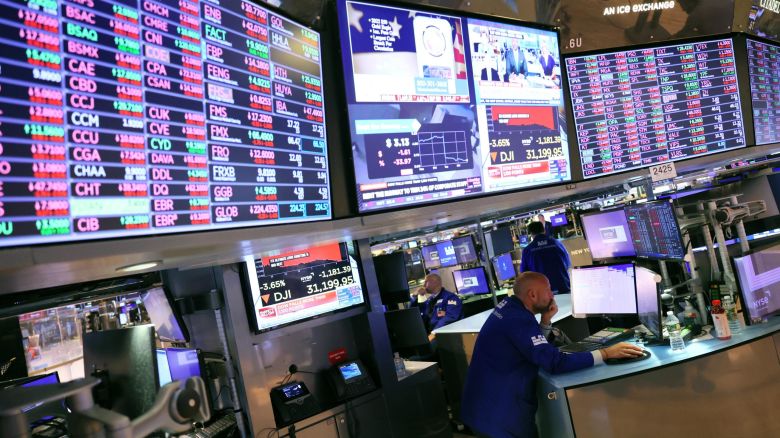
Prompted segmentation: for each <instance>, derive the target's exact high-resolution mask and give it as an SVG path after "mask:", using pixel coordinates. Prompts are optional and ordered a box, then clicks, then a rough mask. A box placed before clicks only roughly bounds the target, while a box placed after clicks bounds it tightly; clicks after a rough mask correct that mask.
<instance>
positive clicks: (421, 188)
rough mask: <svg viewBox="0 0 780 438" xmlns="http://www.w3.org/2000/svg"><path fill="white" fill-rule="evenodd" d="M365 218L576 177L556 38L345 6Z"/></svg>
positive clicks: (343, 32)
mask: <svg viewBox="0 0 780 438" xmlns="http://www.w3.org/2000/svg"><path fill="white" fill-rule="evenodd" d="M338 11H339V25H340V26H339V27H340V37H341V38H340V40H341V44H342V55H343V65H344V72H345V75H344V77H345V81H346V87H347V102H348V113H349V123H350V134H351V138H352V151H353V161H354V168H355V169H354V170H355V180H356V183H357V195H358V207H359V210H360V211H361V212H365V211H376V210H382V209H387V208H399V207H404V206H408V205H412V204H419V203H426V202H434V201H437V200H445V199H446V200H452V199H453V198H461V197H464V196H475V195H480V194H485V193H493V192H501V191H505V190H515V189H520V188H526V187H533V186H538V185H543V184H551V183H556V182H561V181H568V180H570V179H571V175H570V163H569V151H568V145H567V139H566V118H565V112H564V106H563V95H562V91H561V79H560V78H561V76H560V54H559V52H558V35H557V33H555V32H553V31H549V30H541V29H535V28H530V27H525V26H519V25H513V24H507V23H503V22H494V21H485V20H479V19H473V18H465V17H458V16H454V15H452V16H450V15H441V14H437V13H429V12H425V11H420V10H413V9H401V8H397V7H389V6H380V5H375V4H368V3H360V2H353V1H341V2H340V3H339V5H338Z"/></svg>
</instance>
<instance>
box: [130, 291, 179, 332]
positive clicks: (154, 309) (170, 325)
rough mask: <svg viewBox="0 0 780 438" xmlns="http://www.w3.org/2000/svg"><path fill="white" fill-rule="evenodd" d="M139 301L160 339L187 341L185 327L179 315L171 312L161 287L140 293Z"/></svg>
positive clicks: (169, 303) (168, 300)
mask: <svg viewBox="0 0 780 438" xmlns="http://www.w3.org/2000/svg"><path fill="white" fill-rule="evenodd" d="M141 300H142V301H143V302H144V307H145V308H146V312H147V313H148V314H149V319H151V320H152V324H154V328H155V330H157V336H159V337H160V339H162V340H165V341H177V342H186V341H187V340H188V339H189V334H188V333H187V329H186V326H185V325H184V323H183V321H182V319H181V317H180V316H179V314H177V313H176V312H174V311H173V308H172V307H171V301H170V299H169V296H168V294H166V293H165V290H164V289H163V288H162V287H155V288H152V289H149V290H148V291H146V292H143V293H141Z"/></svg>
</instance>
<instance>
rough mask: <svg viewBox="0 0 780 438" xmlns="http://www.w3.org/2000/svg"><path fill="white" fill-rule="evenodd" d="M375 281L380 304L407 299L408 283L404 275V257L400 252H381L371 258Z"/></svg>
mask: <svg viewBox="0 0 780 438" xmlns="http://www.w3.org/2000/svg"><path fill="white" fill-rule="evenodd" d="M373 260H374V271H375V272H376V281H377V285H378V286H379V296H380V298H381V299H382V304H385V305H388V304H396V303H404V302H407V301H409V283H408V279H407V277H406V258H405V257H404V253H402V252H394V253H392V254H383V255H380V256H376V257H374V258H373Z"/></svg>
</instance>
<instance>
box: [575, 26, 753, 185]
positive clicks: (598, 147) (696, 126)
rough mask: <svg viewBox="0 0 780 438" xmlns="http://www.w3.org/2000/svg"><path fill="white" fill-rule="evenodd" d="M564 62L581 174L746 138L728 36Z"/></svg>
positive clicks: (678, 156) (693, 153)
mask: <svg viewBox="0 0 780 438" xmlns="http://www.w3.org/2000/svg"><path fill="white" fill-rule="evenodd" d="M565 63H566V72H567V77H568V81H569V89H570V91H571V99H572V109H573V112H574V126H575V130H576V133H577V141H578V143H579V150H580V159H581V164H582V173H583V177H585V178H595V177H598V176H603V175H611V174H614V173H618V172H625V171H628V170H633V169H637V168H640V167H646V166H651V165H655V164H658V163H661V162H664V161H667V160H682V159H686V158H692V157H699V156H702V155H707V154H713V153H717V152H723V151H726V150H730V149H735V148H740V147H744V146H746V145H747V142H746V140H745V131H744V126H743V118H742V108H741V102H740V94H739V86H738V82H737V67H736V62H735V58H734V43H733V41H732V40H731V39H730V38H723V39H713V40H709V41H698V42H684V43H678V44H667V45H663V46H658V47H652V48H644V49H640V48H637V49H629V50H621V51H613V52H601V53H594V54H589V55H578V56H573V57H570V58H567V59H566V60H565Z"/></svg>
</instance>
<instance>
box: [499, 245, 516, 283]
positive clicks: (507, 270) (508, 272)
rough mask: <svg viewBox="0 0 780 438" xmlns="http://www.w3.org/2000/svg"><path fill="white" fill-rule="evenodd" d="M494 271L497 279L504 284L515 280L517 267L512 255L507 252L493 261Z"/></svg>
mask: <svg viewBox="0 0 780 438" xmlns="http://www.w3.org/2000/svg"><path fill="white" fill-rule="evenodd" d="M493 269H494V270H495V271H496V278H497V279H498V281H499V282H504V281H508V280H511V279H513V278H515V276H516V275H517V274H516V273H515V265H514V264H513V263H512V253H511V252H506V253H504V254H501V255H499V256H496V258H494V259H493Z"/></svg>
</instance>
